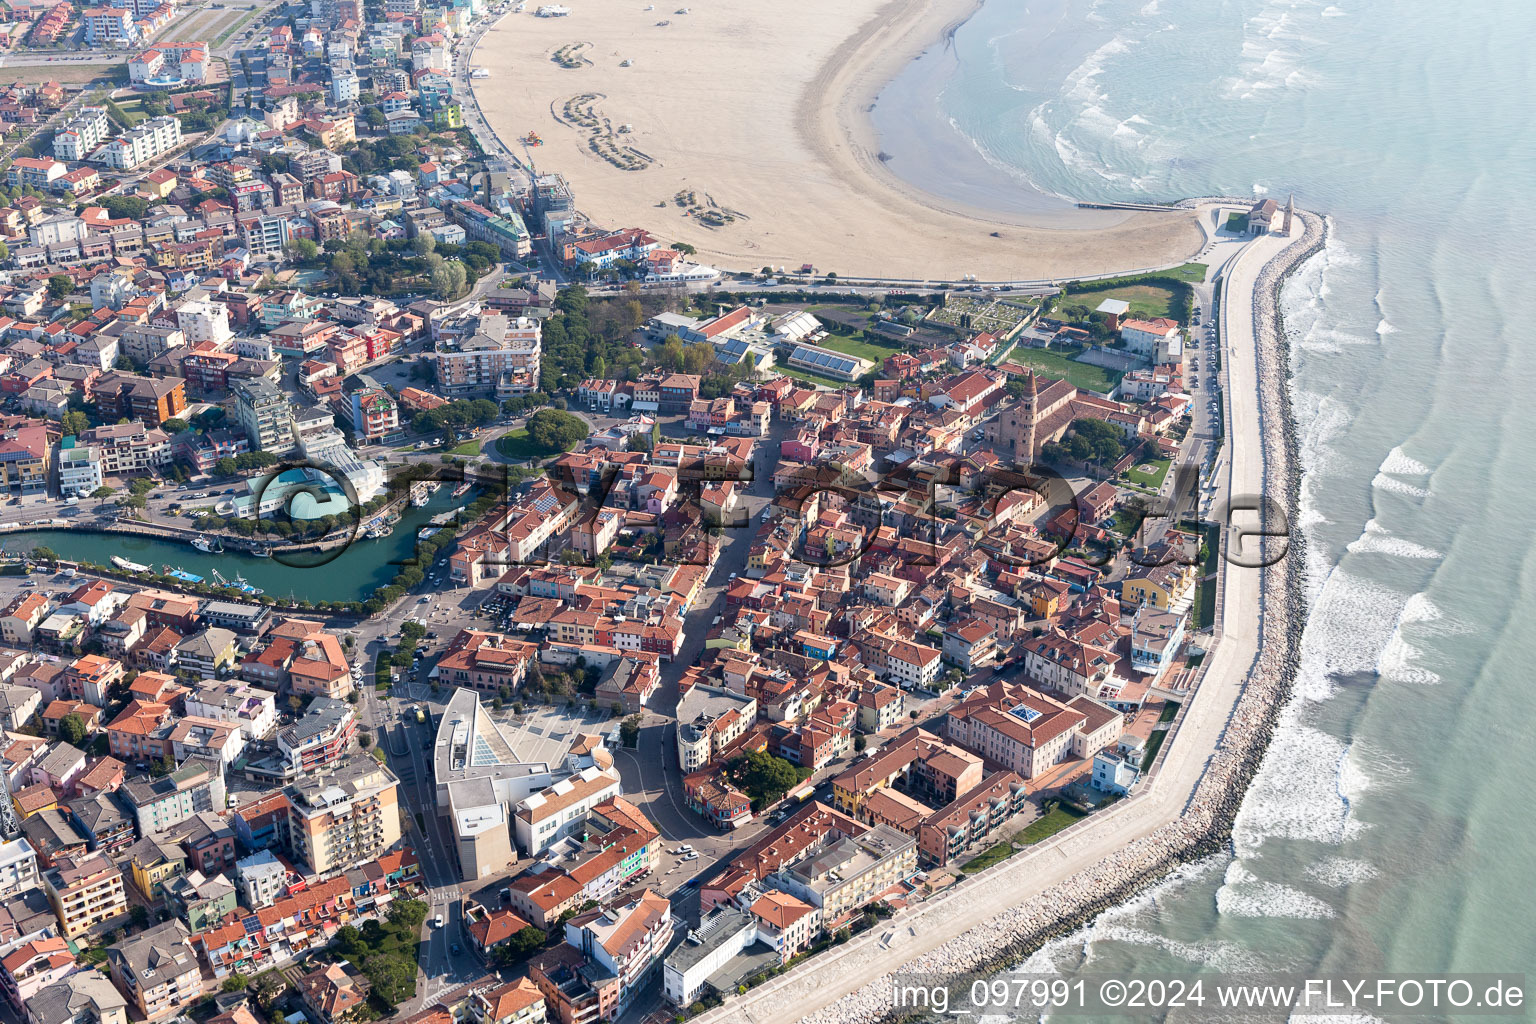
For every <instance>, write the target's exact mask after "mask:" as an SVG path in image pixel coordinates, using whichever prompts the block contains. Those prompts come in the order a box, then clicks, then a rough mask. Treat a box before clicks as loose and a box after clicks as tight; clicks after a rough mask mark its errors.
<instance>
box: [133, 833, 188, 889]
mask: <svg viewBox="0 0 1536 1024" xmlns="http://www.w3.org/2000/svg"><path fill="white" fill-rule="evenodd" d="M161 834H162V835H163V834H164V833H161ZM186 868H187V858H186V855H185V854H183V853H182V850H181V847H179V846H177V845H176V844H174V843H162V842H160V841H158V840H157V839H156V838H155V837H154V836H152V835H150V836H145V837H144V838H143V839H140V840H139V841H138V842H137V843H135V844H134V845H133V847H132V848H131V849H130V850H129V854H128V874H129V876H130V877H131V878H132V879H133V884H134V887H135V888H136V889H138V890H139V892H141V893H143V894H144V898H145V899H146V900H149V901H150V902H154V901H155V900H158V899H159V898H160V897H161V895H162V894H163V892H164V887H165V883H166V882H168V881H170V880H171V879H172V878H175V877H176V876H177V875H180V874H184V873H185V872H186Z"/></svg>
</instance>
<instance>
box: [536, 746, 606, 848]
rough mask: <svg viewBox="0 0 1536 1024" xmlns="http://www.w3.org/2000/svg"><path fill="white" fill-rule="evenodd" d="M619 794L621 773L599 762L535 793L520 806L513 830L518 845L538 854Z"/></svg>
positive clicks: (578, 829)
mask: <svg viewBox="0 0 1536 1024" xmlns="http://www.w3.org/2000/svg"><path fill="white" fill-rule="evenodd" d="M618 795H619V773H618V772H616V771H614V770H613V769H611V768H599V767H597V766H596V765H594V766H592V767H591V768H585V769H583V770H582V771H581V772H579V773H578V774H576V775H572V776H571V777H570V778H568V779H561V780H560V781H559V782H557V783H555V784H554V785H553V786H550V787H549V788H548V789H545V790H543V791H541V792H538V793H535V794H533V795H532V796H530V797H527V798H526V799H524V800H523V801H522V802H521V803H519V804H518V805H517V810H516V813H514V814H513V817H512V821H513V831H514V833H515V835H516V836H517V845H518V846H519V847H521V848H522V849H523V850H524V851H525V852H526V853H527V854H528V855H529V856H530V857H537V856H538V855H539V854H541V853H543V852H544V851H545V850H547V849H549V848H550V847H551V846H553V845H554V844H555V843H557V842H559V841H560V840H562V839H564V838H565V837H566V836H569V835H574V834H575V833H576V832H578V831H580V830H581V828H582V826H583V825H585V824H586V821H587V812H588V811H590V810H591V809H592V808H593V807H596V806H597V805H598V804H600V803H602V802H603V801H605V800H611V799H612V798H613V797H616V796H618Z"/></svg>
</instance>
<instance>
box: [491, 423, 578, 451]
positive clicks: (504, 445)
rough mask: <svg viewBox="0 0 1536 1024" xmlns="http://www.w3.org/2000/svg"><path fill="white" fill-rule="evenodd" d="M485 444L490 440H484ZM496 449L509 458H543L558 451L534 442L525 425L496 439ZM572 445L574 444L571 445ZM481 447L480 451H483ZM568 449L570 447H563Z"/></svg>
mask: <svg viewBox="0 0 1536 1024" xmlns="http://www.w3.org/2000/svg"><path fill="white" fill-rule="evenodd" d="M486 444H487V446H488V445H489V444H490V442H486ZM495 444H496V450H497V451H498V452H500V453H501V454H502V455H504V456H506V457H507V458H509V459H543V458H548V457H549V456H551V455H558V454H560V453H559V452H556V451H551V450H550V449H548V448H545V447H544V446H543V445H541V444H536V443H535V442H534V440H533V438H532V437H529V436H528V428H527V427H518V428H517V429H516V430H513V431H509V432H507V433H505V434H503V435H502V436H501V437H498V438H497V439H496V442H495ZM572 447H574V445H573V446H572ZM484 450H485V449H484V448H481V451H484ZM565 450H566V451H570V450H571V449H570V448H567V449H565Z"/></svg>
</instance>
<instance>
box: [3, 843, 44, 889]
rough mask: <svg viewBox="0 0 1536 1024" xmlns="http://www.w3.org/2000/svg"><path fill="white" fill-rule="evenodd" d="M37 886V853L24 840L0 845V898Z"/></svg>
mask: <svg viewBox="0 0 1536 1024" xmlns="http://www.w3.org/2000/svg"><path fill="white" fill-rule="evenodd" d="M36 884H37V852H36V851H35V850H33V849H32V844H31V843H28V842H27V841H26V840H25V839H20V838H17V839H12V840H11V841H10V842H8V843H0V896H9V895H10V894H11V893H13V892H20V891H21V890H23V889H30V888H32V887H33V886H34V885H36Z"/></svg>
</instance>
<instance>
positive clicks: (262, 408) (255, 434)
mask: <svg viewBox="0 0 1536 1024" xmlns="http://www.w3.org/2000/svg"><path fill="white" fill-rule="evenodd" d="M232 390H233V392H234V396H235V422H236V423H238V424H239V425H240V429H241V430H243V431H245V436H246V437H247V438H249V439H250V442H251V450H252V451H262V452H281V451H287V450H288V449H289V448H291V447H292V446H293V428H292V426H291V425H290V413H289V407H288V396H286V395H284V394H283V392H282V391H281V390H280V389H279V388H278V386H277V385H276V384H273V383H272V382H271V381H269V380H267V379H266V378H264V377H257V378H254V379H252V380H242V381H236V382H235V385H234V387H233V389H232Z"/></svg>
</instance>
